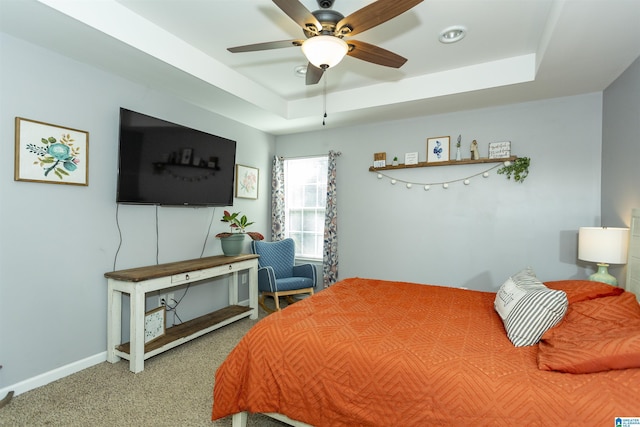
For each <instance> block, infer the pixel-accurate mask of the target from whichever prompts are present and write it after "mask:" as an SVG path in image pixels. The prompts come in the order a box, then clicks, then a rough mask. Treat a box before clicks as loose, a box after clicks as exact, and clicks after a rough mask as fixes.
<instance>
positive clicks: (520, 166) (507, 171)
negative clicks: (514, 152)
mask: <svg viewBox="0 0 640 427" xmlns="http://www.w3.org/2000/svg"><path fill="white" fill-rule="evenodd" d="M530 164H531V159H530V158H529V157H518V158H517V159H515V160H514V161H513V162H510V161H506V162H504V166H503V167H501V168H500V169H498V173H499V174H504V175H507V179H511V175H513V179H514V180H515V181H516V182H519V183H522V182H524V179H525V178H526V177H527V176H528V175H529V165H530Z"/></svg>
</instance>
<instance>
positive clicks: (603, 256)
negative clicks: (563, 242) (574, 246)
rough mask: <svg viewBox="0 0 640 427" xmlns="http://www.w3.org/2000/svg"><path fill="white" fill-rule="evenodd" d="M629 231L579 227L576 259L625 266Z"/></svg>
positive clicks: (626, 229) (625, 229)
mask: <svg viewBox="0 0 640 427" xmlns="http://www.w3.org/2000/svg"><path fill="white" fill-rule="evenodd" d="M628 246H629V229H628V228H613V227H580V230H579V232H578V258H579V259H581V260H583V261H590V262H597V263H605V264H626V263H627V249H628Z"/></svg>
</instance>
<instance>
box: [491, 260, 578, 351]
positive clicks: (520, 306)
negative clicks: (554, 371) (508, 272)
mask: <svg viewBox="0 0 640 427" xmlns="http://www.w3.org/2000/svg"><path fill="white" fill-rule="evenodd" d="M568 305H569V304H568V301H567V294H566V293H564V292H563V291H556V290H552V289H549V288H547V287H546V286H545V285H543V284H542V282H541V281H540V280H538V278H537V277H536V274H535V273H534V272H533V270H532V269H531V267H527V268H525V269H524V270H522V271H520V272H518V273H517V274H514V275H513V276H511V277H509V278H508V279H507V281H506V282H504V284H503V285H502V286H501V287H500V289H499V290H498V293H497V294H496V299H495V301H494V303H493V306H494V308H495V310H496V311H497V312H498V314H499V315H500V317H501V318H502V322H503V323H504V328H505V330H506V331H507V337H509V340H511V342H512V343H513V345H514V346H516V347H523V346H527V345H534V344H537V343H538V341H540V337H541V336H542V334H544V333H545V332H546V331H547V330H548V329H551V328H552V327H554V326H555V325H557V324H558V322H560V320H562V318H563V317H564V315H565V313H566V312H567V306H568Z"/></svg>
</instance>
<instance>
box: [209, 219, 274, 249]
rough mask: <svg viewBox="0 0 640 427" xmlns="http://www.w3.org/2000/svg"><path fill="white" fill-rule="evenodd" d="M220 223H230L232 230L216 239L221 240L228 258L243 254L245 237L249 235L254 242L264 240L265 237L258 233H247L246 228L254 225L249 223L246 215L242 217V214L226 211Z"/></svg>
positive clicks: (217, 235) (219, 234)
mask: <svg viewBox="0 0 640 427" xmlns="http://www.w3.org/2000/svg"><path fill="white" fill-rule="evenodd" d="M220 221H222V222H226V223H228V224H229V227H230V228H231V231H230V232H229V231H227V232H223V233H218V234H216V237H217V238H218V239H220V245H221V246H222V252H223V253H224V254H225V255H226V256H236V255H239V254H240V252H242V244H243V243H244V236H245V235H248V236H249V237H251V239H253V240H263V239H264V236H263V235H262V234H260V233H258V232H255V231H246V228H247V227H249V226H250V225H252V224H253V222H249V219H248V218H247V216H246V215H242V216H240V212H234V213H229V211H224V215H222V219H221V220H220Z"/></svg>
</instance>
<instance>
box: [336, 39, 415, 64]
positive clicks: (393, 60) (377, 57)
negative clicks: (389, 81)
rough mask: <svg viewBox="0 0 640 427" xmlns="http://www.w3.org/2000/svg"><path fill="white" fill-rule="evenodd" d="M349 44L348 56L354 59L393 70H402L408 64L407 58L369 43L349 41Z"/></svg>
mask: <svg viewBox="0 0 640 427" xmlns="http://www.w3.org/2000/svg"><path fill="white" fill-rule="evenodd" d="M347 44H348V45H349V52H347V55H349V56H351V57H353V58H358V59H361V60H363V61H367V62H372V63H374V64H378V65H384V66H385V67H391V68H400V67H402V66H403V65H404V63H405V62H407V58H405V57H402V56H400V55H398V54H395V53H393V52H391V51H388V50H386V49H383V48H381V47H378V46H374V45H372V44H369V43H365V42H361V41H357V40H348V41H347Z"/></svg>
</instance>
